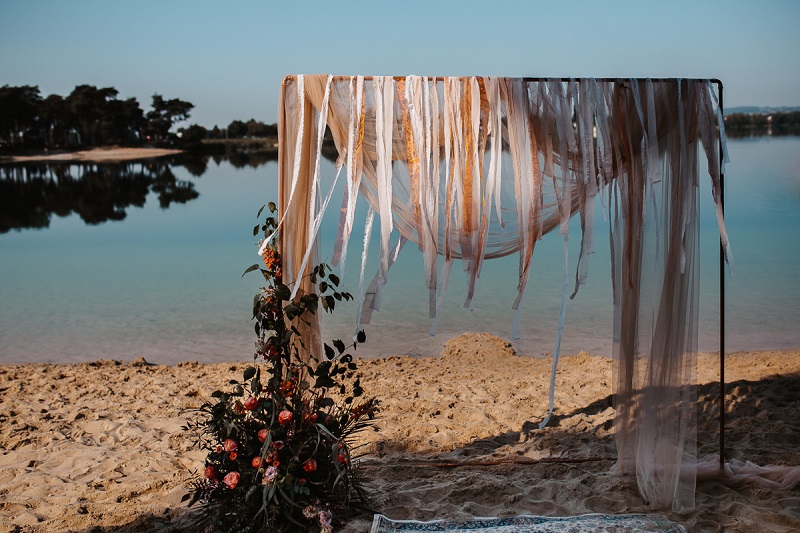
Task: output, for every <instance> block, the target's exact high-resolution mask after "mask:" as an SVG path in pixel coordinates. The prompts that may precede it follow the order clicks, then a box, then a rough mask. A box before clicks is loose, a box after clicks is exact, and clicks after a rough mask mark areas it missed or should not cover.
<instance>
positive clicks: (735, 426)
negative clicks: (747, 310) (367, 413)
mask: <svg viewBox="0 0 800 533" xmlns="http://www.w3.org/2000/svg"><path fill="white" fill-rule="evenodd" d="M550 365H551V360H550V359H530V358H521V357H517V356H516V355H514V353H513V350H512V349H511V347H510V344H509V343H507V342H505V341H503V340H501V339H498V338H497V337H493V336H490V335H487V334H465V335H462V336H460V337H458V338H456V339H453V340H452V341H450V342H448V343H447V345H446V346H445V347H444V349H443V351H442V355H441V356H440V357H438V358H411V357H407V356H405V357H390V358H385V359H379V360H367V361H361V363H360V371H361V372H362V374H363V378H362V385H363V387H364V389H365V391H366V393H367V394H368V395H374V396H376V397H378V398H380V400H381V405H382V413H381V416H380V419H379V422H378V427H379V429H380V431H378V432H369V433H368V434H363V435H362V437H361V438H362V440H363V441H364V443H365V444H366V446H365V448H364V449H365V451H366V452H367V454H366V456H365V457H364V458H363V460H362V464H363V465H364V469H365V472H366V473H367V474H368V475H369V476H370V477H371V478H372V481H371V485H370V486H371V488H372V494H373V496H374V499H375V505H374V507H375V510H376V511H379V512H382V513H383V514H386V515H387V516H389V517H391V518H395V519H411V518H413V519H421V520H425V519H433V518H466V517H469V516H498V515H499V516H508V515H512V514H543V515H572V514H581V513H589V512H600V513H629V512H636V513H638V512H649V511H650V510H649V509H648V507H647V506H645V505H644V503H643V501H642V499H641V497H640V496H639V494H638V491H637V489H636V487H635V482H634V480H633V479H631V478H629V477H618V476H614V475H612V474H610V473H609V469H610V468H611V466H612V464H613V458H614V444H613V433H612V428H611V424H612V418H613V411H612V409H611V405H610V399H611V396H610V395H611V362H610V360H609V359H607V358H605V357H600V356H593V355H589V354H586V353H581V354H579V355H576V356H569V357H566V356H565V357H563V358H562V359H561V361H560V364H559V371H558V376H557V389H556V409H555V412H554V415H553V418H552V421H551V423H550V425H549V426H548V427H547V428H545V429H544V430H542V431H539V430H536V429H535V428H536V427H537V425H538V422H539V421H540V420H541V418H542V417H543V416H544V414H545V412H546V408H547V395H548V384H549V378H550ZM718 365H719V361H718V356H717V355H715V354H701V355H700V357H699V363H698V383H699V388H698V396H699V398H700V401H699V403H698V427H699V431H698V449H699V453H700V455H705V454H713V453H716V451H717V445H718V422H717V418H718V414H719V404H718V401H717V397H718V390H719V389H718V385H717V384H716V383H715V382H716V380H717V379H718ZM245 366H246V363H241V364H213V365H208V364H198V363H183V364H179V365H177V366H153V365H148V364H147V363H146V362H145V361H143V360H141V359H140V360H135V361H128V362H120V361H97V362H92V363H81V364H76V365H50V364H24V365H16V364H3V365H0V450H2V453H1V454H0V531H3V532H4V531H42V532H44V531H47V532H62V531H77V532H87V533H88V532H101V531H102V532H110V531H178V530H181V527H182V526H185V525H186V524H187V523H188V520H189V518H190V517H191V513H193V510H191V509H190V510H187V509H186V507H185V504H181V497H182V496H183V494H185V492H186V482H187V480H188V479H189V478H190V471H191V470H200V469H201V467H202V462H203V458H204V453H203V452H202V451H200V450H198V449H196V448H194V447H193V439H192V436H191V435H188V434H186V433H185V432H183V431H182V430H181V426H182V425H183V424H185V423H186V420H187V416H188V415H187V414H186V413H185V412H183V411H182V410H185V409H189V408H193V407H198V406H199V405H200V404H201V403H202V398H203V397H209V396H210V394H211V392H212V391H213V390H215V389H218V388H225V386H226V384H227V382H228V380H229V379H231V378H234V377H238V376H239V375H240V373H241V371H242V370H243V368H244V367H245ZM726 373H727V375H726V377H727V382H728V385H727V413H728V415H727V416H728V430H727V432H726V445H727V450H728V453H727V455H728V457H729V458H736V459H742V460H745V459H747V460H750V461H753V462H755V463H758V464H762V465H765V464H783V465H800V351H766V352H742V353H736V354H730V355H728V356H727V358H726ZM553 457H557V458H569V459H593V460H592V461H589V462H571V463H562V464H549V463H539V464H501V465H488V466H461V467H439V466H433V465H431V464H427V463H428V462H430V461H435V462H440V463H451V462H457V461H465V460H472V461H476V460H479V461H485V462H492V461H509V460H515V461H531V460H536V459H543V458H553ZM663 514H665V515H666V516H667V517H669V518H670V519H672V520H675V521H677V522H680V523H682V524H684V525H685V526H686V527H687V528H688V529H689V531H722V530H724V531H748V532H749V531H797V530H800V488H795V489H793V490H791V491H783V492H781V491H774V490H771V489H765V488H759V487H754V486H747V487H738V488H736V487H730V486H727V485H725V484H723V483H721V482H719V481H700V482H698V485H697V508H696V509H695V511H693V512H691V513H689V514H685V515H677V514H674V513H670V512H664V513H663ZM370 522H371V518H370V517H369V516H362V517H356V518H354V519H351V520H350V521H349V522H348V523H347V524H346V525H345V526H344V527H343V528H342V529H340V530H338V531H344V532H351V533H353V532H365V531H368V530H369V524H370Z"/></svg>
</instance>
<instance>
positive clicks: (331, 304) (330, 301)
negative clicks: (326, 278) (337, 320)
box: [324, 295, 336, 312]
mask: <svg viewBox="0 0 800 533" xmlns="http://www.w3.org/2000/svg"><path fill="white" fill-rule="evenodd" d="M324 300H325V301H326V302H328V309H329V312H333V309H334V308H335V307H336V299H335V298H334V297H333V296H331V295H328V296H326V297H325V299H324Z"/></svg>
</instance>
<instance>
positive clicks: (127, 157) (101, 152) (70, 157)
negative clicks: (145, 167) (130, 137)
mask: <svg viewBox="0 0 800 533" xmlns="http://www.w3.org/2000/svg"><path fill="white" fill-rule="evenodd" d="M182 152H183V150H177V149H174V148H128V147H126V148H123V147H119V146H106V147H97V148H89V149H87V150H78V151H74V152H70V151H61V150H58V151H52V152H41V153H37V154H33V155H11V156H0V162H2V163H30V162H38V161H76V162H94V163H114V162H119V161H132V160H136V159H155V158H158V157H165V156H169V155H175V154H180V153H182Z"/></svg>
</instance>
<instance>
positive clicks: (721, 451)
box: [718, 81, 725, 470]
mask: <svg viewBox="0 0 800 533" xmlns="http://www.w3.org/2000/svg"><path fill="white" fill-rule="evenodd" d="M718 84H719V110H720V115H723V110H724V108H723V107H722V82H721V81H719V82H718ZM723 116H724V115H723ZM723 157H724V154H723V153H722V134H721V131H720V136H719V169H720V173H719V196H720V205H721V206H722V213H723V215H724V214H725V173H724V172H722V161H723ZM724 466H725V249H724V248H723V246H722V238H721V237H720V243H719V468H720V470H722V468H723V467H724Z"/></svg>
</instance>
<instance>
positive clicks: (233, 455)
mask: <svg viewBox="0 0 800 533" xmlns="http://www.w3.org/2000/svg"><path fill="white" fill-rule="evenodd" d="M228 457H230V459H231V461H235V460H236V458H237V457H239V454H237V453H236V452H231V453H230V455H229V456H228Z"/></svg>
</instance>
